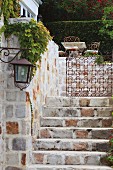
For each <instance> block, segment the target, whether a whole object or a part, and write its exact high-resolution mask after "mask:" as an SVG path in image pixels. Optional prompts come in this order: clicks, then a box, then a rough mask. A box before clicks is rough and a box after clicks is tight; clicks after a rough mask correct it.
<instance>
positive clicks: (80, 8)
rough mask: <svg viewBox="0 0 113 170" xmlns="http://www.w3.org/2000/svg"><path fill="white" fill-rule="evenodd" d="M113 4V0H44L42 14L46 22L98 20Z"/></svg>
mask: <svg viewBox="0 0 113 170" xmlns="http://www.w3.org/2000/svg"><path fill="white" fill-rule="evenodd" d="M112 4H113V0H44V3H43V4H42V6H41V14H42V15H43V19H44V21H46V22H47V21H49V22H54V21H61V20H62V21H70V20H73V21H75V20H76V21H80V20H97V19H101V18H102V15H103V9H104V7H107V6H112Z"/></svg>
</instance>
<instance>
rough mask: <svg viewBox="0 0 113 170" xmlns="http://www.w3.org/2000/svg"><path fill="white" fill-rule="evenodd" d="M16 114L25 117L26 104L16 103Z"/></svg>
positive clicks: (18, 116)
mask: <svg viewBox="0 0 113 170" xmlns="http://www.w3.org/2000/svg"><path fill="white" fill-rule="evenodd" d="M15 116H16V117H17V118H25V116H26V108H25V105H22V104H18V105H16V111H15Z"/></svg>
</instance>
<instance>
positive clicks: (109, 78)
mask: <svg viewBox="0 0 113 170" xmlns="http://www.w3.org/2000/svg"><path fill="white" fill-rule="evenodd" d="M66 93H67V96H73V97H74V96H78V97H80V96H81V97H83V96H85V97H88V96H89V97H90V96H92V97H102V96H103V97H107V96H112V94H113V63H108V64H101V65H98V64H96V63H95V57H77V58H74V57H68V58H67V59H66Z"/></svg>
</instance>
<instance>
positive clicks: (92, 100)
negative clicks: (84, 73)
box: [46, 96, 113, 107]
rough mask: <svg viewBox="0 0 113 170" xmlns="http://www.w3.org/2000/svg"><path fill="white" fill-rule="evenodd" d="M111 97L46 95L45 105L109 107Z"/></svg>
mask: <svg viewBox="0 0 113 170" xmlns="http://www.w3.org/2000/svg"><path fill="white" fill-rule="evenodd" d="M112 105H113V99H112V97H73V98H72V97H60V96H59V97H48V98H47V99H46V106H51V107H52V106H53V107H95V106H97V107H109V106H112Z"/></svg>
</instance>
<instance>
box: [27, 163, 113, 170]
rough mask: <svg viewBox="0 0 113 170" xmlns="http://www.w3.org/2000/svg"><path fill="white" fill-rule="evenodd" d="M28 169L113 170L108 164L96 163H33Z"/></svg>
mask: <svg viewBox="0 0 113 170" xmlns="http://www.w3.org/2000/svg"><path fill="white" fill-rule="evenodd" d="M27 170H113V168H111V167H108V166H96V165H56V166H55V165H40V164H38V165H32V166H29V167H28V168H27Z"/></svg>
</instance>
